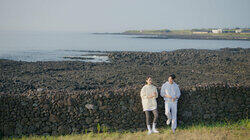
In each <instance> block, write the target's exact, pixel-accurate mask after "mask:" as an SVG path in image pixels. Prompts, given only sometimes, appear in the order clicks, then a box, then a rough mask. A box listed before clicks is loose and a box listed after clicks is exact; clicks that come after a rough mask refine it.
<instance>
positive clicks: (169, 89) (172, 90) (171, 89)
mask: <svg viewBox="0 0 250 140" xmlns="http://www.w3.org/2000/svg"><path fill="white" fill-rule="evenodd" d="M166 94H167V95H170V96H172V98H175V97H177V99H176V100H175V102H177V101H178V98H179V97H180V96H181V92H180V89H179V86H178V85H177V84H176V83H175V82H173V84H170V83H169V82H166V83H164V84H163V85H162V87H161V96H162V97H163V98H164V100H165V101H166V102H172V99H170V98H166V97H165V95H166Z"/></svg>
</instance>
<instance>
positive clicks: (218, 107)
mask: <svg viewBox="0 0 250 140" xmlns="http://www.w3.org/2000/svg"><path fill="white" fill-rule="evenodd" d="M140 88H141V87H139V86H137V87H134V88H123V89H119V90H108V89H103V90H89V91H74V92H69V91H58V90H57V91H56V90H55V91H53V90H44V89H37V90H35V91H34V90H33V91H28V92H25V93H23V94H6V93H1V94H0V111H1V114H0V126H1V129H0V132H1V135H4V136H10V135H30V134H37V135H42V134H52V135H58V134H70V133H80V132H85V130H88V131H95V130H96V129H97V125H98V124H99V125H100V126H101V127H102V126H105V127H107V128H108V129H109V130H141V129H145V128H146V124H145V115H144V112H143V111H142V105H141V98H140V96H139V92H140ZM181 92H182V96H181V98H180V99H179V102H178V124H179V125H189V124H193V123H197V122H206V123H213V122H217V121H237V120H240V119H243V118H249V117H248V116H249V115H248V114H249V112H248V109H249V107H250V96H249V95H250V91H249V87H229V86H223V85H219V86H218V85H217V86H216V85H215V86H209V87H193V88H191V89H182V90H181ZM157 101H158V112H159V120H158V126H165V120H166V117H165V115H164V101H163V98H162V97H160V96H159V98H158V99H157ZM152 116H153V115H152Z"/></svg>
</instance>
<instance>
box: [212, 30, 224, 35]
mask: <svg viewBox="0 0 250 140" xmlns="http://www.w3.org/2000/svg"><path fill="white" fill-rule="evenodd" d="M212 33H214V34H219V33H222V29H214V30H212Z"/></svg>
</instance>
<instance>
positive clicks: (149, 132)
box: [147, 125, 152, 135]
mask: <svg viewBox="0 0 250 140" xmlns="http://www.w3.org/2000/svg"><path fill="white" fill-rule="evenodd" d="M147 128H148V135H150V134H151V133H152V130H151V128H150V125H147Z"/></svg>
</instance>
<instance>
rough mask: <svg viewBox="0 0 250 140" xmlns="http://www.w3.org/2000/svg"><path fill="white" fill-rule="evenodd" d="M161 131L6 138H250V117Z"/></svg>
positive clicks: (150, 139) (113, 139)
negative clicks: (232, 121) (155, 132)
mask: <svg viewBox="0 0 250 140" xmlns="http://www.w3.org/2000/svg"><path fill="white" fill-rule="evenodd" d="M159 131H160V133H158V134H151V135H147V132H146V131H140V132H134V133H131V132H110V133H100V134H97V133H92V132H91V133H87V134H71V135H65V136H23V137H21V138H17V137H12V138H10V137H9V138H6V137H5V138H4V139H15V140H18V139H21V140H26V139H29V140H40V139H46V140H79V139H80V140H81V139H87V140H88V139H89V140H95V139H97V140H116V139H119V140H120V139H122V140H135V139H139V140H152V139H154V140H155V139H159V140H163V139H191V140H196V139H197V140H198V139H199V140H200V139H205V140H206V139H207V140H210V139H213V140H214V139H240V140H244V139H246V140H247V139H249V138H250V121H249V119H246V120H241V121H238V122H236V123H230V122H227V123H217V124H212V125H205V124H199V125H193V126H186V127H183V126H181V127H178V129H177V130H176V133H175V134H172V132H171V129H170V126H167V127H166V128H161V129H159Z"/></svg>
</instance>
